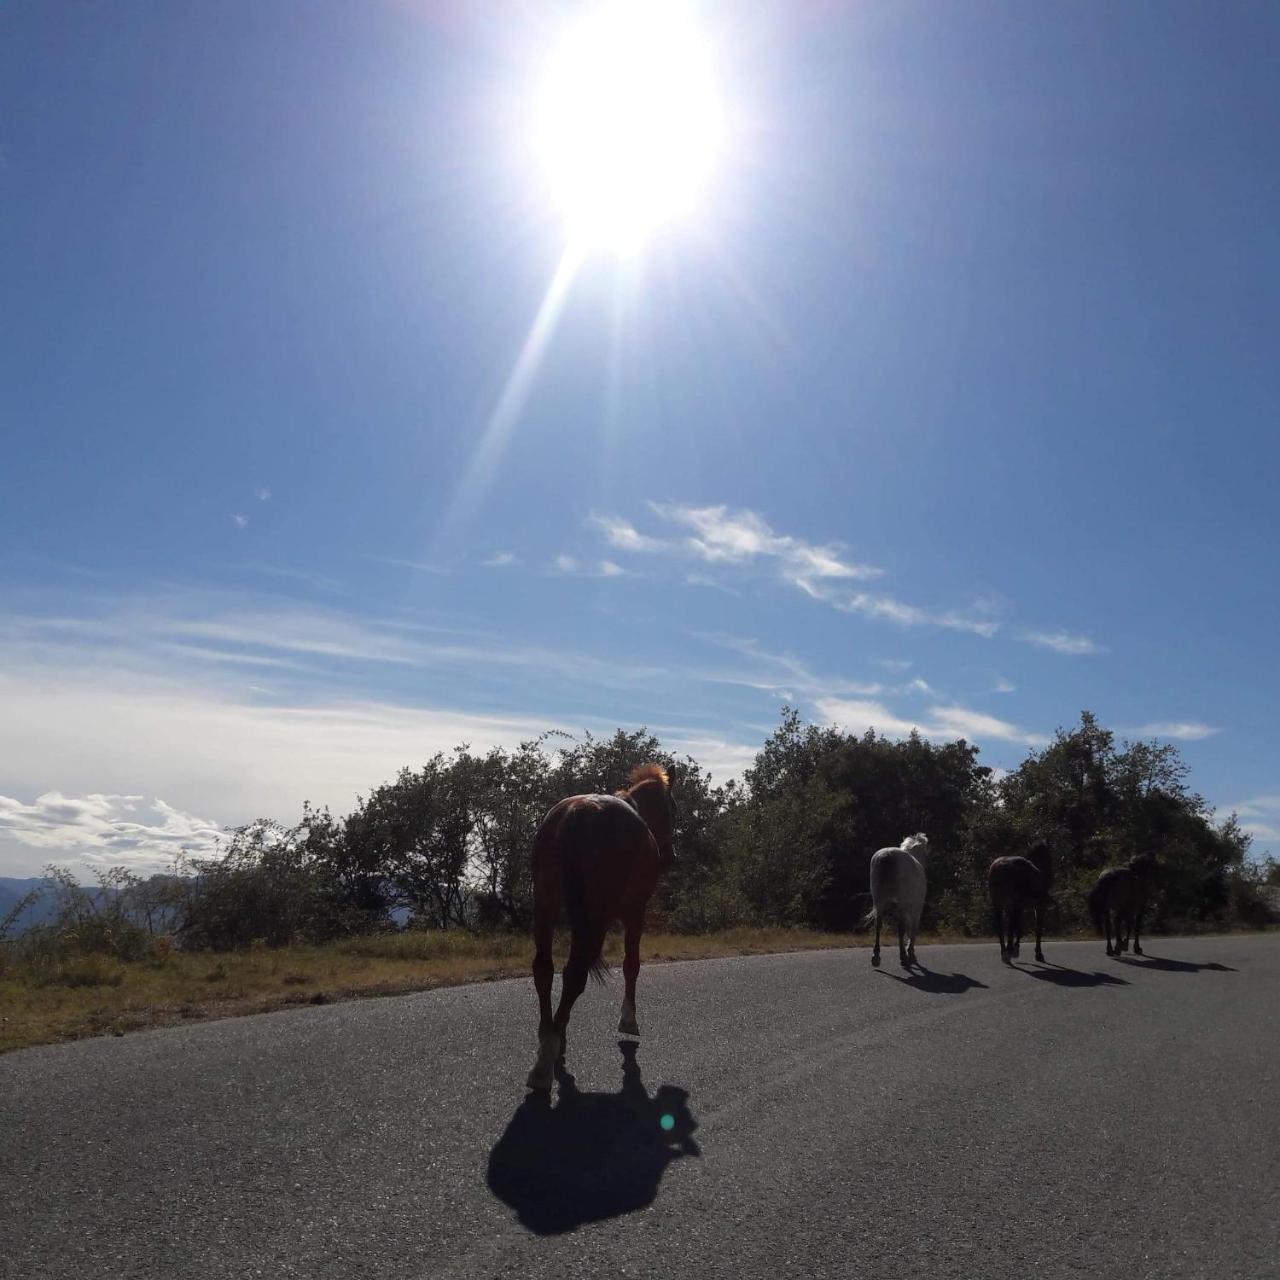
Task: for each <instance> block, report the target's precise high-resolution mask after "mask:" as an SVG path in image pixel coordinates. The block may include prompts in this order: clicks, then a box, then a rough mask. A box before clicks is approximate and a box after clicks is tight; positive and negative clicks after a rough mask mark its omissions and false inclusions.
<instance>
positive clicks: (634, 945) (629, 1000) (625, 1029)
mask: <svg viewBox="0 0 1280 1280" xmlns="http://www.w3.org/2000/svg"><path fill="white" fill-rule="evenodd" d="M642 920H643V917H641V918H633V919H629V920H627V921H626V922H625V924H624V925H623V949H624V954H623V960H622V976H623V978H624V979H626V984H627V989H626V994H625V995H624V996H623V997H622V1016H621V1017H620V1018H619V1019H618V1030H619V1032H621V1034H622V1035H624V1036H638V1035H639V1034H640V1024H639V1022H637V1021H636V979H637V978H638V977H639V976H640V928H641V924H642Z"/></svg>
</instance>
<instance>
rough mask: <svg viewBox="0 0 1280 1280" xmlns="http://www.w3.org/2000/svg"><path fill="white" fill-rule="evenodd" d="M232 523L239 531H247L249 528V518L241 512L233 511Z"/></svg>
mask: <svg viewBox="0 0 1280 1280" xmlns="http://www.w3.org/2000/svg"><path fill="white" fill-rule="evenodd" d="M231 523H232V524H233V525H235V527H236V528H237V529H247V528H248V527H249V517H248V516H246V515H243V514H242V513H241V512H239V511H233V512H232V513H231Z"/></svg>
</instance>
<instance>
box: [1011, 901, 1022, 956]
mask: <svg viewBox="0 0 1280 1280" xmlns="http://www.w3.org/2000/svg"><path fill="white" fill-rule="evenodd" d="M1009 917H1010V918H1009V954H1010V955H1011V956H1017V955H1018V953H1019V952H1020V951H1021V950H1022V908H1021V907H1014V908H1013V910H1012V911H1010V912H1009Z"/></svg>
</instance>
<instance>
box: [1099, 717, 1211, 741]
mask: <svg viewBox="0 0 1280 1280" xmlns="http://www.w3.org/2000/svg"><path fill="white" fill-rule="evenodd" d="M1121 732H1122V733H1126V734H1132V735H1133V736H1134V737H1135V738H1172V739H1174V740H1175V741H1178V742H1199V741H1201V740H1202V739H1204V738H1212V737H1213V736H1214V734H1217V733H1221V732H1222V730H1221V729H1218V728H1216V727H1215V726H1213V725H1211V724H1202V723H1201V722H1200V721H1198V720H1156V721H1153V722H1152V723H1151V724H1140V725H1135V726H1134V727H1133V728H1130V729H1122V730H1121Z"/></svg>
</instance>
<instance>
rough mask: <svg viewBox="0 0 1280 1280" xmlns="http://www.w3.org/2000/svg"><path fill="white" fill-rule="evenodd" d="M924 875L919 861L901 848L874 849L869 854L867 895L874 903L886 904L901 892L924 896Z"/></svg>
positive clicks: (913, 895) (894, 899)
mask: <svg viewBox="0 0 1280 1280" xmlns="http://www.w3.org/2000/svg"><path fill="white" fill-rule="evenodd" d="M924 887H925V875H924V867H922V866H921V865H920V860H919V859H918V858H916V857H914V856H913V855H912V854H910V853H908V852H907V851H906V850H905V849H901V848H895V847H892V846H891V847H889V848H886V849H877V850H876V852H875V853H873V854H872V855H871V897H872V900H873V901H874V902H876V903H885V904H887V903H889V902H892V901H896V900H897V899H899V898H900V897H901V896H902V895H903V894H904V893H905V894H906V895H907V896H908V898H911V897H917V896H918V897H921V898H923V896H924Z"/></svg>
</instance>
